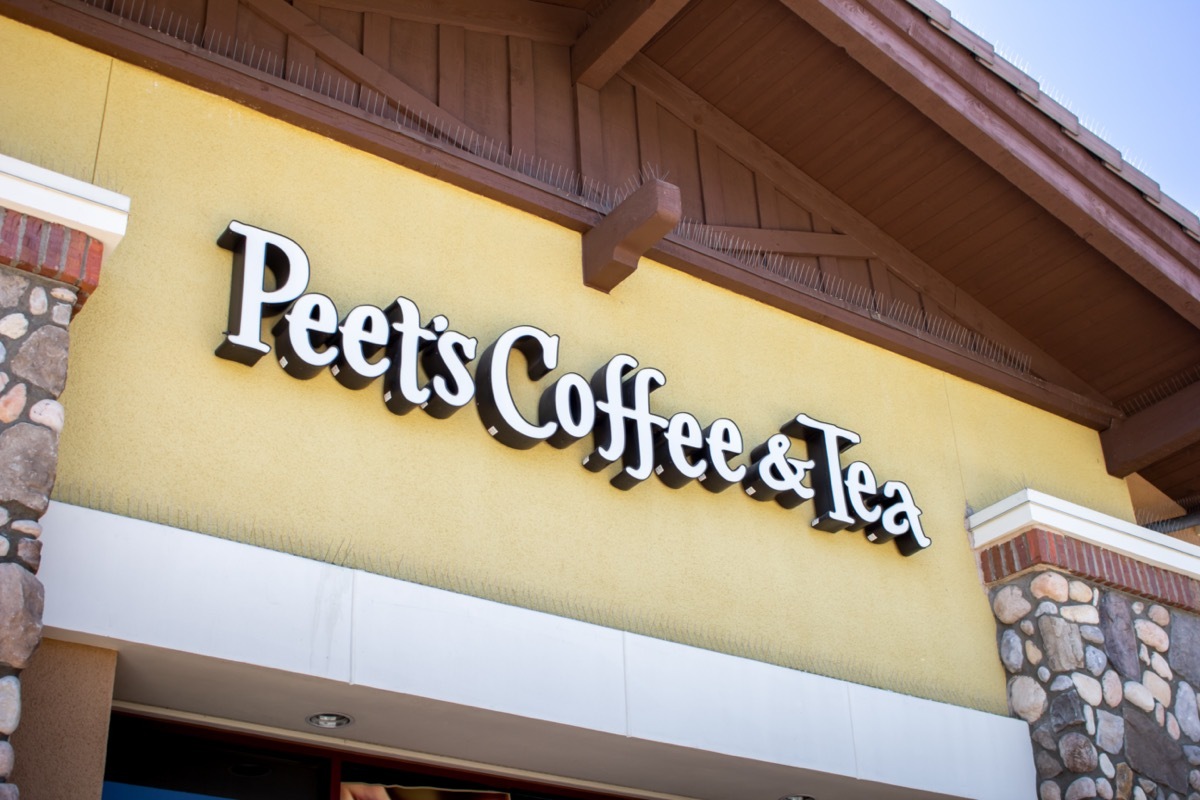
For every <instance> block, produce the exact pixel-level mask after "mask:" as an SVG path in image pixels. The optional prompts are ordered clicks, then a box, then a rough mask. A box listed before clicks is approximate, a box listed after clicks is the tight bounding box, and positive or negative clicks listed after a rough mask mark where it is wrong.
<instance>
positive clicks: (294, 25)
mask: <svg viewBox="0 0 1200 800" xmlns="http://www.w3.org/2000/svg"><path fill="white" fill-rule="evenodd" d="M247 5H248V6H249V7H250V8H252V9H254V12H255V13H256V14H258V15H259V16H261V17H263V18H264V19H267V20H270V21H271V22H273V23H275V24H276V25H278V26H279V27H280V28H282V29H283V30H284V32H285V33H287V34H288V35H289V36H294V37H295V38H296V39H298V40H300V41H301V42H302V43H303V44H304V45H306V46H307V47H310V48H312V49H313V50H314V51H316V53H317V54H318V55H320V56H321V58H323V59H325V60H326V61H328V62H329V63H331V64H332V65H334V67H336V68H337V69H338V70H339V71H341V72H343V73H345V74H346V75H349V76H350V77H351V78H353V79H354V80H356V81H360V82H361V83H362V84H363V85H364V86H369V87H371V88H372V89H375V90H376V91H378V92H379V93H380V94H383V95H385V96H387V97H389V98H390V99H391V100H393V101H394V102H396V103H398V104H399V105H400V107H401V108H404V109H405V110H407V111H409V112H410V113H412V114H420V115H423V116H424V118H425V119H428V120H430V121H431V122H432V123H434V124H435V125H436V126H438V127H441V128H442V129H443V130H445V131H447V132H455V131H461V132H463V133H475V132H476V131H474V130H473V129H472V127H471V126H470V125H468V124H467V123H466V122H464V121H463V120H462V119H460V118H459V117H458V116H456V115H455V114H452V113H450V112H449V111H446V110H445V109H443V108H440V107H439V106H438V105H437V104H436V103H434V102H433V101H432V100H430V99H429V98H427V97H425V95H423V94H421V93H420V92H418V91H417V90H416V89H414V88H412V87H411V86H409V85H408V84H407V83H405V82H404V81H402V80H400V78H397V77H396V76H395V75H393V74H392V73H390V72H388V71H387V70H385V69H384V68H383V67H381V66H380V65H379V64H377V63H375V62H374V61H372V60H371V59H370V58H368V57H367V56H365V55H363V54H362V53H360V52H358V51H357V50H355V49H354V48H353V47H351V46H350V45H348V44H346V43H345V42H343V41H342V40H341V39H339V38H337V37H336V36H334V35H333V34H332V33H330V32H329V31H327V30H326V29H325V28H323V27H321V25H320V23H318V22H317V21H316V20H314V19H313V18H312V17H310V16H308V15H307V14H305V13H304V12H303V11H300V10H299V9H297V8H295V7H293V6H291V5H289V4H288V3H286V2H284V0H247Z"/></svg>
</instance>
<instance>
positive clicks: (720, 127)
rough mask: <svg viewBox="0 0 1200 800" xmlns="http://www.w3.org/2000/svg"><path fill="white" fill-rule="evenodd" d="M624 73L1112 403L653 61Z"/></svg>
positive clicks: (919, 283)
mask: <svg viewBox="0 0 1200 800" xmlns="http://www.w3.org/2000/svg"><path fill="white" fill-rule="evenodd" d="M621 74H622V75H623V76H624V77H625V79H626V80H628V81H629V82H630V83H632V84H634V87H635V88H642V89H645V90H647V91H649V92H650V93H651V94H653V95H654V96H655V97H656V98H657V99H658V102H659V103H660V104H661V105H662V106H663V107H664V108H666V109H667V110H669V111H671V112H672V113H673V114H675V116H677V117H679V118H680V119H686V120H690V122H691V124H692V125H693V126H694V127H695V128H696V129H697V130H699V131H700V132H701V133H703V134H704V135H705V136H708V137H710V138H711V139H712V140H713V141H714V142H716V143H717V144H719V145H721V146H722V147H724V148H725V149H726V150H727V151H728V152H730V153H737V154H738V158H739V159H740V160H741V162H742V163H743V164H745V165H746V166H748V167H750V168H751V169H753V170H755V171H756V172H758V173H761V174H762V175H766V176H770V178H771V180H772V182H774V183H775V185H776V186H777V187H778V188H779V189H780V190H781V191H783V192H784V193H785V194H787V195H789V196H791V197H792V198H793V199H795V200H796V202H798V203H799V204H800V205H802V206H804V207H805V208H809V209H812V210H814V211H817V212H818V213H820V214H821V215H822V216H824V217H826V218H828V219H829V221H830V222H832V223H833V224H834V226H836V227H837V228H839V229H841V230H844V231H846V232H847V233H849V234H850V235H851V236H853V237H854V238H855V239H857V240H858V241H859V242H860V243H862V245H863V246H864V247H866V248H868V249H869V250H871V251H872V252H874V253H876V254H877V255H878V256H879V257H880V258H881V259H882V260H883V261H885V262H886V263H887V265H888V266H889V267H890V268H891V269H893V270H894V271H895V272H896V273H897V274H898V275H900V276H902V277H903V278H904V279H905V280H906V281H908V282H909V283H911V284H912V285H913V286H915V287H917V289H919V290H920V291H922V292H925V293H927V294H929V296H930V297H932V298H933V299H935V300H936V301H937V302H938V303H939V304H941V305H942V306H944V307H945V308H946V309H947V310H949V311H951V312H952V313H954V314H955V316H956V317H958V318H959V319H961V320H962V321H963V322H964V324H967V325H969V326H971V327H973V328H975V330H977V331H978V332H979V333H981V334H983V335H984V336H987V337H988V338H991V339H995V340H996V341H998V342H1001V343H1002V344H1005V345H1007V346H1009V347H1012V348H1014V349H1017V350H1020V351H1021V352H1022V353H1024V354H1026V355H1028V356H1029V357H1030V359H1031V365H1032V369H1033V371H1034V372H1035V373H1036V374H1037V375H1039V376H1041V377H1043V378H1046V379H1047V380H1050V381H1053V382H1055V383H1058V384H1061V385H1062V386H1064V387H1066V388H1068V389H1070V390H1071V391H1072V392H1073V393H1075V394H1079V395H1083V396H1086V397H1090V398H1091V399H1092V400H1094V401H1095V402H1097V403H1101V404H1103V405H1105V406H1109V405H1110V404H1109V401H1108V399H1107V398H1105V397H1103V396H1102V395H1101V394H1100V393H1099V392H1097V391H1096V390H1095V389H1094V388H1092V387H1091V386H1089V385H1088V384H1087V383H1085V382H1084V381H1083V380H1081V379H1080V378H1079V377H1078V376H1077V375H1075V374H1074V373H1073V372H1071V371H1070V370H1068V369H1067V368H1066V367H1064V366H1063V365H1062V364H1060V363H1059V362H1058V361H1057V360H1055V359H1054V358H1053V357H1051V356H1050V355H1048V354H1047V353H1046V352H1045V351H1043V350H1042V349H1041V348H1039V347H1037V346H1036V345H1035V344H1033V343H1032V342H1030V341H1029V340H1028V339H1026V338H1025V337H1024V336H1022V335H1021V334H1020V333H1019V332H1018V331H1016V330H1015V329H1014V328H1012V326H1010V325H1008V324H1007V323H1005V322H1004V321H1002V320H1001V319H1000V318H998V317H997V316H996V315H995V314H993V313H991V312H990V311H988V310H987V309H986V308H984V306H983V305H982V304H981V303H979V302H978V301H977V300H975V299H974V298H973V297H970V296H969V295H967V294H966V293H965V292H963V291H962V290H960V289H959V288H958V287H957V286H955V285H954V284H953V283H951V282H950V281H949V280H948V279H947V278H946V277H945V276H944V275H942V274H941V273H940V272H938V271H937V270H935V269H934V268H933V267H931V266H929V265H928V264H926V263H925V262H924V261H922V260H921V259H920V258H918V257H917V256H916V255H914V254H913V253H912V252H910V251H909V250H908V249H907V248H905V247H904V245H902V244H900V243H899V242H897V241H896V240H895V239H893V238H892V237H891V236H889V235H888V234H886V233H884V231H883V230H881V229H880V228H879V227H878V226H876V225H875V224H874V223H872V222H871V221H870V220H868V219H867V218H866V217H864V216H863V215H862V214H860V213H859V212H857V211H855V210H854V209H853V208H851V207H850V205H849V204H848V203H846V202H845V201H843V200H842V199H841V198H840V197H838V196H837V195H835V194H834V193H833V192H831V191H829V190H828V189H826V188H825V187H824V186H822V185H821V184H820V183H819V182H817V181H816V180H815V179H814V178H812V177H811V176H809V175H808V174H807V173H806V172H804V171H803V170H801V169H800V168H799V167H797V166H796V165H795V164H793V163H792V162H791V161H788V160H787V159H786V158H784V157H783V156H782V155H780V154H779V153H777V152H776V151H774V150H773V149H771V148H770V147H769V146H768V145H767V144H766V143H764V142H763V141H762V140H760V139H758V138H757V137H755V136H754V135H753V134H751V133H750V132H749V131H747V130H746V129H745V128H743V127H742V126H740V125H738V124H737V123H736V122H734V121H733V120H731V119H730V118H729V117H727V116H725V115H724V114H722V113H721V112H720V111H718V110H717V109H716V108H714V107H713V106H712V105H711V104H709V103H708V102H707V101H706V100H704V99H703V98H701V97H699V96H698V95H697V94H696V93H695V92H693V91H691V90H690V89H688V88H687V87H686V86H684V85H683V84H681V83H680V82H679V81H678V80H676V79H675V78H674V77H673V76H671V75H669V74H668V73H667V72H666V71H665V70H663V69H662V68H661V67H659V66H658V65H657V64H655V63H654V62H653V61H651V60H650V59H648V58H646V57H645V56H642V55H638V56H635V57H634V58H633V60H631V61H630V62H629V64H628V65H627V66H626V67H625V69H624V70H622V73H621Z"/></svg>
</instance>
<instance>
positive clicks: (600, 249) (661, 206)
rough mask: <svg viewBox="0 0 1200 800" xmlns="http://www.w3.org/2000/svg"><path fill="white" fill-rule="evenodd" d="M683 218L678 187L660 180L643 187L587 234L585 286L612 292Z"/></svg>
mask: <svg viewBox="0 0 1200 800" xmlns="http://www.w3.org/2000/svg"><path fill="white" fill-rule="evenodd" d="M682 216H683V201H682V199H681V197H680V194H679V187H678V186H675V185H674V184H670V183H667V182H666V181H660V180H652V181H649V182H647V183H645V184H643V185H642V186H641V187H640V188H639V189H638V190H637V191H635V192H634V193H633V194H631V195H629V197H627V198H625V199H624V200H623V201H622V202H621V204H620V205H618V206H617V207H616V208H614V209H613V210H612V212H611V213H610V214H609V215H608V216H607V217H605V218H604V219H603V220H602V221H601V222H600V224H599V225H597V226H596V227H594V228H592V229H591V230H590V231H588V232H587V233H585V234H584V235H583V283H584V285H585V286H590V287H592V288H593V289H599V290H600V291H602V292H605V293H608V292H611V291H612V290H613V289H614V288H615V287H616V285H617V284H619V283H620V282H621V281H623V280H625V279H626V278H628V277H629V276H630V275H632V274H633V271H634V270H636V269H637V266H638V260H639V259H640V258H641V257H642V256H643V255H644V254H645V253H646V251H647V250H649V249H650V248H651V247H653V246H654V245H656V244H658V242H659V241H660V240H661V239H662V238H663V237H664V236H666V235H667V234H668V233H670V232H671V231H672V230H673V229H674V228H675V226H676V225H678V224H679V220H680V218H681V217H682Z"/></svg>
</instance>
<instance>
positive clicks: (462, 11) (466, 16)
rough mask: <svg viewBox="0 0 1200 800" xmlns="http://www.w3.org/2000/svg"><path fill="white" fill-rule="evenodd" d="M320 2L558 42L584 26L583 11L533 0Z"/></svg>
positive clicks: (576, 35) (574, 36)
mask: <svg viewBox="0 0 1200 800" xmlns="http://www.w3.org/2000/svg"><path fill="white" fill-rule="evenodd" d="M321 5H324V6H329V7H330V8H341V9H344V10H346V11H363V12H371V11H373V12H377V13H379V14H387V15H388V16H390V17H395V18H396V19H403V20H408V21H410V22H426V23H431V24H434V25H454V26H457V27H460V28H466V29H467V30H472V31H479V32H481V33H495V34H499V35H501V36H521V37H524V38H526V39H533V40H534V41H538V42H549V43H551V44H560V45H569V44H574V43H575V40H576V39H578V38H579V34H580V33H582V32H583V30H584V29H585V28H587V14H585V13H584V12H583V11H581V10H579V9H575V8H564V7H562V6H556V5H550V4H549V3H538V2H533V0H321Z"/></svg>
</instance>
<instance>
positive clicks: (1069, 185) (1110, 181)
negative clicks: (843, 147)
mask: <svg viewBox="0 0 1200 800" xmlns="http://www.w3.org/2000/svg"><path fill="white" fill-rule="evenodd" d="M781 1H782V2H783V3H784V4H785V5H786V6H787V7H788V8H789V9H790V10H792V11H793V12H794V13H795V14H796V15H797V16H799V17H800V18H801V19H803V20H804V21H805V22H807V23H808V24H810V25H812V26H813V27H814V28H815V29H816V30H818V31H820V32H821V33H822V34H823V35H824V36H825V37H827V38H828V39H829V40H830V41H832V42H834V43H835V44H837V45H839V46H841V47H843V48H845V49H846V51H847V52H848V53H849V54H850V55H851V56H852V57H853V58H854V59H855V60H856V61H857V62H858V63H860V64H861V65H863V66H864V67H866V69H868V70H869V71H870V72H871V73H872V74H874V75H875V76H876V77H877V78H879V79H880V80H882V81H883V82H884V83H886V84H887V85H888V86H889V87H891V88H892V89H893V90H894V91H896V92H897V93H898V94H900V95H901V96H902V97H904V98H905V99H906V100H908V101H909V102H910V103H912V104H913V105H914V106H915V107H916V108H918V109H920V110H921V111H922V112H923V113H924V114H925V115H926V116H928V117H929V118H930V119H933V120H934V121H935V122H937V123H938V125H940V126H941V127H942V128H943V129H944V130H946V131H947V132H949V133H950V134H951V135H952V136H954V137H955V138H956V139H957V140H958V141H959V142H961V143H962V144H963V145H964V146H965V147H967V148H968V149H970V150H971V151H972V152H973V153H975V154H976V155H978V156H979V157H980V158H982V159H983V160H984V161H985V162H987V163H988V164H990V165H991V166H992V167H994V168H995V169H996V170H997V171H1000V172H1002V173H1003V174H1005V175H1007V176H1009V179H1010V180H1012V182H1013V183H1014V184H1015V185H1016V186H1018V187H1019V188H1020V189H1022V190H1023V191H1024V192H1026V193H1027V194H1028V195H1029V196H1030V197H1032V198H1034V199H1035V200H1037V201H1038V203H1040V204H1041V205H1042V206H1043V207H1044V208H1046V209H1047V210H1048V211H1050V212H1051V213H1052V214H1053V215H1054V216H1055V217H1057V218H1059V219H1061V220H1062V221H1063V222H1064V223H1066V224H1067V225H1068V226H1069V227H1070V228H1071V229H1072V230H1074V231H1075V232H1076V233H1077V234H1078V235H1079V236H1081V237H1082V238H1084V239H1085V240H1087V241H1088V242H1089V243H1090V244H1091V246H1093V247H1095V248H1096V249H1097V250H1098V251H1099V252H1101V253H1102V254H1104V255H1105V256H1106V257H1107V258H1109V259H1110V260H1111V261H1112V262H1113V263H1115V264H1117V265H1118V266H1120V267H1121V268H1122V269H1123V270H1125V272H1127V273H1128V274H1129V275H1130V276H1131V277H1132V278H1134V280H1136V281H1138V282H1139V283H1140V284H1141V285H1142V286H1144V287H1146V288H1147V289H1148V290H1149V291H1151V292H1153V293H1154V294H1155V295H1156V296H1157V297H1159V298H1160V299H1161V300H1162V301H1163V302H1164V303H1166V304H1167V305H1168V306H1170V307H1171V308H1172V309H1174V310H1175V311H1176V312H1177V313H1178V314H1179V315H1180V316H1182V317H1183V318H1184V319H1186V320H1188V321H1189V322H1190V323H1191V324H1192V325H1193V326H1196V327H1200V268H1198V266H1197V265H1200V244H1198V243H1197V242H1196V241H1195V240H1194V239H1192V238H1191V237H1189V236H1188V235H1187V234H1186V233H1185V232H1184V231H1183V229H1182V227H1181V226H1180V225H1179V224H1178V223H1176V222H1174V221H1173V220H1170V219H1168V218H1167V217H1166V216H1165V215H1163V214H1162V213H1161V212H1159V211H1158V210H1156V209H1154V208H1152V207H1151V206H1150V205H1149V204H1148V203H1146V202H1145V200H1144V199H1143V198H1142V197H1141V195H1140V193H1139V192H1138V191H1137V190H1136V189H1135V188H1134V187H1132V186H1131V185H1129V184H1128V183H1126V182H1125V181H1123V180H1122V179H1120V178H1118V177H1117V176H1116V175H1114V174H1112V172H1111V171H1110V170H1109V169H1107V168H1105V167H1104V166H1103V165H1102V164H1101V163H1100V162H1099V161H1098V160H1097V159H1096V158H1095V157H1094V156H1093V155H1092V154H1090V153H1088V152H1087V151H1086V150H1085V149H1084V148H1082V147H1079V146H1075V145H1072V144H1070V143H1069V142H1067V141H1066V139H1065V137H1064V135H1063V132H1062V129H1061V127H1060V125H1058V124H1057V123H1055V122H1054V121H1052V120H1051V119H1050V118H1049V117H1047V116H1046V115H1044V114H1042V113H1041V112H1040V111H1038V110H1036V109H1034V108H1033V107H1031V106H1030V105H1029V104H1028V103H1026V102H1025V101H1024V100H1022V99H1021V98H1020V97H1019V96H1018V94H1017V93H1016V92H1015V91H1014V90H1013V87H1012V86H1011V85H1010V84H1008V83H1007V82H1005V81H1003V80H1001V79H1000V78H998V77H997V76H995V75H994V74H992V73H991V72H989V71H988V70H986V69H983V68H981V67H980V66H979V65H978V64H977V63H975V59H974V57H973V56H972V54H971V53H970V52H968V51H967V50H966V49H965V48H964V47H962V46H960V45H958V44H957V43H955V42H953V41H952V40H950V39H949V38H947V37H946V36H944V35H942V34H941V33H940V32H939V31H938V30H937V29H935V28H934V26H932V25H930V24H929V23H928V21H927V20H926V19H925V17H924V16H923V15H922V14H920V13H919V12H917V11H916V10H915V9H913V8H911V7H909V6H908V5H906V4H903V3H895V2H889V1H888V0H861V2H859V3H846V2H840V1H839V0H781Z"/></svg>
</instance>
